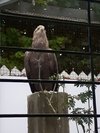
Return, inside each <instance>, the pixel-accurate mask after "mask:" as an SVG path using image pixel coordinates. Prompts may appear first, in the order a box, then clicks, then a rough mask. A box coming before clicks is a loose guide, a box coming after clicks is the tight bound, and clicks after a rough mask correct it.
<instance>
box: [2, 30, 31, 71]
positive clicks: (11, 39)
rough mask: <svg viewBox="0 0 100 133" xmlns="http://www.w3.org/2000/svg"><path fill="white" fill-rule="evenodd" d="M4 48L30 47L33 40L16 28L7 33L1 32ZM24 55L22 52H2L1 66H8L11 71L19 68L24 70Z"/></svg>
mask: <svg viewBox="0 0 100 133" xmlns="http://www.w3.org/2000/svg"><path fill="white" fill-rule="evenodd" d="M0 39H1V45H2V46H14V47H30V46H31V42H32V39H31V38H30V37H27V36H24V35H22V34H21V31H19V30H18V29H15V28H7V29H6V31H5V32H0ZM23 58H24V53H23V52H22V51H14V50H12V51H10V50H8V51H7V50H3V51H2V52H1V60H0V66H2V65H6V66H7V67H8V68H9V69H11V68H13V67H14V66H17V68H19V69H23V67H24V66H23Z"/></svg>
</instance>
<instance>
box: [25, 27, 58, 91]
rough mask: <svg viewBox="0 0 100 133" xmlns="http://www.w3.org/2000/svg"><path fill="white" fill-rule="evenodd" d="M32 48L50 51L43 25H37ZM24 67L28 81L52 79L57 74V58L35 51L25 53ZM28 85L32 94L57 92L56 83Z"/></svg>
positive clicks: (50, 54)
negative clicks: (44, 91)
mask: <svg viewBox="0 0 100 133" xmlns="http://www.w3.org/2000/svg"><path fill="white" fill-rule="evenodd" d="M32 48H33V49H43V50H51V49H50V48H49V42H48V39H47V36H46V30H45V27H44V26H43V25H39V26H38V27H37V28H36V29H35V30H34V32H33V38H32ZM24 66H25V69H26V75H27V78H28V79H33V80H34V79H43V80H49V79H52V77H54V75H55V77H57V74H58V64H57V58H56V55H55V54H54V53H47V52H36V51H30V52H25V58H24ZM29 84H30V88H31V91H32V93H34V92H38V91H42V90H47V91H50V90H51V91H53V90H54V91H57V89H58V87H57V83H51V82H50V83H38V82H30V83H29Z"/></svg>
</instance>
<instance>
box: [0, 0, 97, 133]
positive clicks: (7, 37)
mask: <svg viewBox="0 0 100 133" xmlns="http://www.w3.org/2000/svg"><path fill="white" fill-rule="evenodd" d="M45 2H47V1H44V2H43V3H42V6H41V3H38V2H37V3H35V4H36V5H35V6H33V5H32V4H31V2H30V1H27V0H26V1H25V0H20V1H17V2H15V3H12V4H11V5H4V6H2V8H1V12H0V66H2V65H4V64H5V65H6V66H7V67H8V68H9V69H12V68H13V67H14V66H17V67H18V68H19V69H20V70H21V69H22V68H23V57H24V52H25V51H27V50H29V51H35V50H34V49H31V48H29V47H30V46H31V42H32V40H31V38H32V34H33V30H34V29H35V28H36V26H37V25H40V24H42V25H44V26H45V27H46V30H47V35H48V39H49V44H50V47H51V48H52V49H53V51H51V52H55V53H56V55H57V59H58V63H59V73H60V72H62V70H65V71H67V72H68V73H70V72H71V71H72V70H75V71H76V72H77V73H78V74H79V73H80V72H81V71H84V72H85V73H86V74H88V73H89V72H91V80H90V81H86V80H77V81H69V80H68V81H65V80H64V81H60V80H57V81H56V80H54V81H51V82H58V83H59V84H61V85H62V84H63V85H64V83H66V84H69V83H70V84H75V85H77V86H84V85H85V86H87V88H88V89H90V88H91V91H90V90H89V91H88V92H90V93H88V94H86V93H83V94H82V95H81V94H80V95H79V97H76V99H77V98H80V99H81V100H83V102H84V98H86V99H85V100H88V98H89V99H90V98H91V97H92V99H93V112H92V113H91V112H90V111H89V110H87V112H86V113H85V112H83V113H82V112H81V111H80V110H78V111H79V112H78V111H77V110H73V112H72V113H69V114H68V113H63V114H60V113H57V114H52V113H50V114H19V115H18V114H14V115H13V114H12V115H10V114H7V115H6V114H0V117H1V118H2V117H3V118H5V117H9V118H10V117H13V118H14V117H43V116H45V117H48V116H49V117H50V116H54V117H68V118H72V119H73V120H76V121H77V122H80V123H81V122H83V121H85V122H87V123H88V124H89V123H90V122H91V119H93V124H94V132H95V133H98V118H99V117H100V114H98V113H97V105H96V94H95V90H96V85H99V84H100V82H99V81H96V80H95V78H94V75H97V74H99V73H100V62H99V56H100V44H99V43H100V37H99V34H100V18H99V16H100V14H99V13H100V11H99V7H100V2H99V0H78V1H77V2H76V3H75V2H71V0H68V2H69V6H68V3H66V4H65V5H60V4H59V2H60V3H61V1H59V2H58V3H57V1H56V0H54V2H53V3H52V2H51V3H46V5H45V4H44V3H45ZM63 2H64V1H63ZM45 52H46V51H45ZM0 82H30V81H29V80H25V81H24V80H22V81H21V80H10V79H9V80H8V79H0ZM31 82H32V81H31ZM41 82H43V81H42V80H41ZM44 82H45V81H44ZM46 82H47V81H46ZM48 82H50V81H48ZM74 98H75V97H74ZM69 102H70V104H69V105H70V106H71V108H72V107H74V101H73V98H72V97H69ZM75 111H76V112H77V113H76V112H75ZM82 111H83V110H82ZM80 117H81V118H83V119H79V118H80ZM87 118H88V119H87ZM78 119H79V121H78ZM82 120H83V121H82ZM88 120H89V121H88ZM80 123H79V124H80ZM82 124H83V123H82ZM82 124H80V125H81V126H82ZM83 125H84V124H83ZM83 132H84V133H85V131H84V127H83ZM87 132H89V133H90V130H88V131H87Z"/></svg>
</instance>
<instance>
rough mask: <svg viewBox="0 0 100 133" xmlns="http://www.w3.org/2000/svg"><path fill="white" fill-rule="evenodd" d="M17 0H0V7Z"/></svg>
mask: <svg viewBox="0 0 100 133" xmlns="http://www.w3.org/2000/svg"><path fill="white" fill-rule="evenodd" d="M17 1H18V0H7V1H3V2H0V7H2V6H5V5H9V4H12V3H14V2H17Z"/></svg>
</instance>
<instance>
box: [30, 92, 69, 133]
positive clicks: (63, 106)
mask: <svg viewBox="0 0 100 133" xmlns="http://www.w3.org/2000/svg"><path fill="white" fill-rule="evenodd" d="M52 94H53V97H52ZM51 97H52V98H51ZM67 101H68V97H67V93H62V92H58V93H57V92H47V91H46V92H43V91H42V92H36V93H33V94H32V95H30V96H28V113H29V114H35V113H39V114H42V113H43V114H44V113H46V114H48V113H68V107H67ZM28 133H69V122H68V118H67V117H29V118H28Z"/></svg>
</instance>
